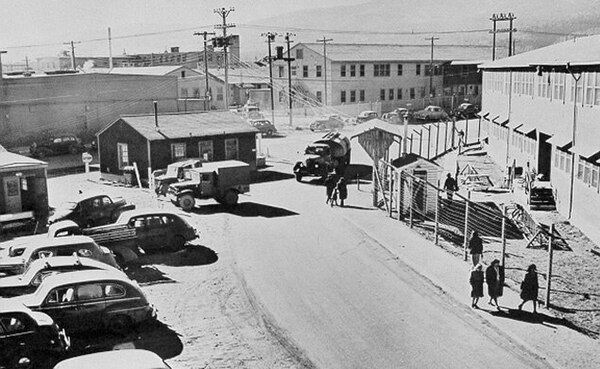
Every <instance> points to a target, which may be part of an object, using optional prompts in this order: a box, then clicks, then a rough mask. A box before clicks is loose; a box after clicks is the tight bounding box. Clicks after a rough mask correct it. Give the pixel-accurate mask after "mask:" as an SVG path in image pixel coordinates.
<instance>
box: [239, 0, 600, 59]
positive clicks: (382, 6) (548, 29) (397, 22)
mask: <svg viewBox="0 0 600 369" xmlns="http://www.w3.org/2000/svg"><path fill="white" fill-rule="evenodd" d="M325 1H326V0H325ZM509 12H510V13H513V14H514V15H515V16H516V17H517V18H516V20H515V21H514V27H515V28H516V29H517V32H516V33H515V34H514V40H515V47H516V48H515V50H516V52H517V53H519V52H524V51H528V50H531V49H534V48H539V47H543V46H547V45H549V44H553V43H556V42H560V41H564V40H566V39H568V38H572V37H573V35H574V34H586V33H587V34H594V33H598V32H600V23H599V22H598V19H599V17H600V7H598V6H597V1H596V0H560V1H554V2H550V1H548V0H519V1H515V0H504V1H503V0H419V1H415V0H372V1H369V2H365V3H363V4H359V5H349V6H337V7H332V8H325V9H315V10H305V11H299V12H293V13H288V14H285V15H282V16H280V17H276V18H267V19H262V20H257V21H255V22H252V24H251V25H239V28H238V29H237V30H236V31H238V32H239V33H240V37H241V41H242V54H243V55H244V56H245V57H246V58H257V57H261V56H263V55H264V54H266V51H267V49H266V44H265V43H263V42H262V41H263V39H261V38H260V33H261V32H267V31H277V32H280V33H282V32H286V31H290V32H293V33H295V34H296V36H294V37H292V39H293V40H295V41H296V42H314V41H316V40H317V38H322V37H323V36H327V37H328V38H333V39H334V41H333V42H340V43H341V42H344V43H347V42H357V43H396V44H426V43H427V42H428V41H427V40H426V38H427V37H431V36H435V37H438V38H439V40H436V41H435V42H436V44H440V45H442V44H444V45H470V46H471V47H473V46H475V45H479V46H481V47H482V48H487V49H488V50H489V55H490V57H491V45H492V35H491V34H490V33H489V30H491V29H492V22H491V21H490V20H489V18H490V16H491V15H492V14H493V13H505V14H507V13H509ZM497 27H498V28H499V29H501V28H508V22H498V24H497ZM447 31H461V32H455V33H448V32H447ZM411 32H412V34H410V33H411ZM507 40H508V33H499V34H498V35H497V46H498V49H497V55H498V57H503V56H506V53H507V44H508V41H507ZM277 42H278V44H283V40H282V39H279V40H278V41H277ZM263 50H264V52H263Z"/></svg>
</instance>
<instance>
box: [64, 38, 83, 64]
mask: <svg viewBox="0 0 600 369" xmlns="http://www.w3.org/2000/svg"><path fill="white" fill-rule="evenodd" d="M80 43H81V42H73V41H71V42H64V43H63V44H64V45H71V68H72V69H73V70H77V65H76V64H75V44H80Z"/></svg>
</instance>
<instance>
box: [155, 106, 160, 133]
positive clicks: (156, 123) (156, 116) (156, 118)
mask: <svg viewBox="0 0 600 369" xmlns="http://www.w3.org/2000/svg"><path fill="white" fill-rule="evenodd" d="M154 125H155V126H156V129H158V128H159V127H158V101H155V102H154Z"/></svg>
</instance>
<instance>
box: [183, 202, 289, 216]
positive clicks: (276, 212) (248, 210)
mask: <svg viewBox="0 0 600 369" xmlns="http://www.w3.org/2000/svg"><path fill="white" fill-rule="evenodd" d="M192 212H193V213H194V214H203V215H207V214H217V213H229V214H232V215H237V216H240V217H264V218H278V217H287V216H291V215H298V213H296V212H293V211H290V210H287V209H283V208H278V207H275V206H270V205H264V204H257V203H255V202H242V203H239V204H238V205H237V206H235V207H232V208H227V207H225V206H223V205H219V204H211V205H203V206H201V207H199V208H194V210H192Z"/></svg>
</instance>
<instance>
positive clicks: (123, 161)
mask: <svg viewBox="0 0 600 369" xmlns="http://www.w3.org/2000/svg"><path fill="white" fill-rule="evenodd" d="M117 157H118V160H119V169H123V167H126V166H128V165H129V149H128V147H127V144H126V143H117Z"/></svg>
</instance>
